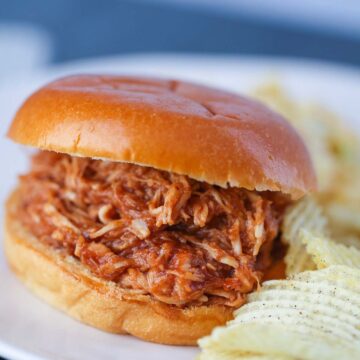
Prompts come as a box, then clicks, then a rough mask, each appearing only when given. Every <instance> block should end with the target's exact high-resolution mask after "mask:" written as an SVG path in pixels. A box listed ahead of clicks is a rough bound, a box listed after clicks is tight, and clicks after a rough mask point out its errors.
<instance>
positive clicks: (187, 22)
mask: <svg viewBox="0 0 360 360" xmlns="http://www.w3.org/2000/svg"><path fill="white" fill-rule="evenodd" d="M144 52H147V53H148V52H152V53H154V52H182V53H183V52H185V53H197V54H199V53H200V54H214V53H216V54H218V53H221V54H236V55H248V54H251V55H276V56H287V57H301V58H311V59H320V60H327V61H333V62H337V63H342V64H348V65H353V66H356V67H359V65H360V2H359V1H358V0H345V1H340V0H338V1H336V0H289V1H284V0H106V1H101V0H52V1H49V0H0V81H1V77H7V76H8V75H9V74H11V72H27V71H30V70H32V69H35V68H38V67H42V66H45V65H47V64H53V63H56V64H58V63H62V62H68V61H72V60H78V59H84V58H89V57H99V56H100V57H103V56H108V55H114V54H117V55H119V54H133V53H144Z"/></svg>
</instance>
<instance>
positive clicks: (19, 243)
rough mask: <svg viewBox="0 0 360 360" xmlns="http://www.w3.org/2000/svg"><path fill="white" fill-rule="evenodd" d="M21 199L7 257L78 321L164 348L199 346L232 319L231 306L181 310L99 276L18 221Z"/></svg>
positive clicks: (11, 206)
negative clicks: (35, 235) (39, 239)
mask: <svg viewBox="0 0 360 360" xmlns="http://www.w3.org/2000/svg"><path fill="white" fill-rule="evenodd" d="M18 198H19V197H18V195H17V193H16V192H14V193H13V194H12V195H11V196H10V198H9V199H8V201H7V205H6V218H5V254H6V257H7V260H8V262H9V264H10V267H11V268H12V270H13V271H14V272H15V274H16V275H17V277H18V278H19V279H20V280H21V281H22V282H23V283H24V284H25V285H26V286H27V287H28V288H29V289H30V290H31V291H32V292H33V293H34V294H36V295H37V296H39V297H40V298H42V299H43V300H45V301H46V302H47V303H49V304H51V305H52V306H54V307H55V308H57V309H60V310H62V311H64V312H66V313H67V314H69V315H70V316H72V317H73V318H75V319H77V320H80V321H81V322H84V323H85V324H88V325H91V326H94V327H96V328H99V329H101V330H105V331H108V332H112V333H118V334H131V335H134V336H136V337H139V338H141V339H144V340H147V341H152V342H156V343H160V344H171V345H195V344H196V341H197V340H198V339H199V338H200V337H202V336H205V335H208V334H209V333H210V332H211V330H212V329H213V328H214V327H215V326H218V325H223V324H224V323H225V322H226V321H228V320H230V319H231V318H232V312H233V310H234V309H231V308H228V307H225V306H218V305H212V306H194V307H188V308H185V309H179V308H176V307H174V306H171V305H167V304H164V303H161V302H159V301H156V300H153V299H152V298H151V297H150V296H144V295H139V294H136V293H134V292H133V291H131V290H126V289H122V288H120V287H119V286H118V285H116V284H115V283H113V282H110V281H105V280H102V279H100V278H97V277H95V276H93V275H92V274H91V273H90V272H89V271H88V270H87V269H86V268H85V267H84V266H83V265H82V264H81V263H80V262H79V261H77V260H76V259H75V258H74V257H71V256H67V255H65V254H64V253H63V252H62V251H58V250H54V249H52V248H50V247H49V246H46V245H44V244H43V243H41V242H39V241H38V240H37V239H36V238H35V237H34V236H33V235H31V234H30V233H29V232H28V231H27V230H26V229H25V228H24V227H23V226H22V225H21V223H20V222H19V221H18V220H17V216H16V208H17V202H18Z"/></svg>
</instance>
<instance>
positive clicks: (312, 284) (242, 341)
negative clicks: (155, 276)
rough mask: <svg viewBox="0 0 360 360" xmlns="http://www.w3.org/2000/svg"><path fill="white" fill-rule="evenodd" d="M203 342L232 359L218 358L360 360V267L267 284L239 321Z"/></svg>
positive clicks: (209, 351) (237, 317) (336, 268)
mask: <svg viewBox="0 0 360 360" xmlns="http://www.w3.org/2000/svg"><path fill="white" fill-rule="evenodd" d="M199 344H200V346H201V347H202V348H203V349H204V353H206V354H220V355H221V354H222V353H224V354H226V355H228V357H223V358H222V357H221V356H219V357H216V356H214V357H213V358H212V359H224V360H225V359H226V360H230V359H237V358H239V359H242V358H243V357H242V356H245V355H246V356H249V353H250V354H252V355H254V356H259V355H266V356H275V357H281V356H282V357H285V358H290V359H306V360H313V359H314V360H315V359H330V360H332V359H334V360H335V359H357V358H360V269H356V268H355V269H354V268H350V267H347V266H330V267H328V268H326V269H323V270H318V271H306V272H302V273H300V274H297V275H294V276H292V277H291V278H290V279H288V280H271V281H267V282H265V283H264V284H263V287H262V289H261V290H260V291H258V292H255V293H253V294H251V295H250V296H249V303H247V304H245V305H244V306H242V307H241V308H240V309H238V310H237V311H236V313H235V319H234V320H233V321H231V322H229V323H228V325H227V326H226V327H222V328H217V329H215V330H214V331H213V333H212V335H211V336H209V337H206V338H204V339H202V340H200V342H199ZM233 354H235V355H236V356H237V357H235V355H234V356H233V357H232V355H233ZM207 358H209V359H211V357H210V356H209V357H203V358H202V359H207Z"/></svg>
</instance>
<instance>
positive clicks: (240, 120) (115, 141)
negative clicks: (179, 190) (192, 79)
mask: <svg viewBox="0 0 360 360" xmlns="http://www.w3.org/2000/svg"><path fill="white" fill-rule="evenodd" d="M8 135H9V137H10V138H11V139H13V140H15V141H17V142H19V143H21V144H24V145H30V146H33V147H36V148H40V149H42V150H51V151H57V152H62V153H67V154H70V155H77V156H86V157H91V158H100V159H107V160H111V161H124V162H131V163H134V164H139V165H146V166H151V167H154V168H157V169H161V170H166V171H171V172H175V173H179V174H185V175H188V176H189V177H191V178H193V179H196V180H200V181H206V182H208V183H210V184H215V185H219V186H222V187H226V186H235V187H242V188H246V189H249V190H259V191H263V190H270V191H280V192H282V193H285V194H289V195H290V196H291V197H292V198H293V199H297V198H300V197H301V196H303V195H304V194H306V193H307V192H309V191H311V190H314V189H315V186H316V180H315V174H314V169H313V166H312V163H311V160H310V156H309V153H308V151H307V149H306V148H305V145H304V143H303V141H302V140H301V138H300V137H299V135H298V134H297V133H296V131H295V130H294V129H293V128H292V126H291V125H290V124H289V123H288V122H287V121H286V120H284V119H283V118H282V117H281V116H280V115H278V114H276V113H274V112H273V111H271V110H269V109H268V108H267V107H265V106H264V105H262V104H260V103H258V102H256V101H254V100H250V99H248V98H245V97H243V96H240V95H236V94H232V93H229V92H225V91H222V90H217V89H214V88H209V87H205V86H201V85H195V84H191V83H188V82H182V81H174V80H160V79H149V78H142V77H124V76H110V75H82V76H70V77H66V78H63V79H60V80H56V81H54V82H52V83H50V84H48V85H46V86H44V87H43V88H41V89H40V90H38V91H37V92H35V93H34V94H33V95H31V96H30V97H29V98H28V99H27V100H26V101H25V103H24V104H23V106H22V107H21V108H20V110H19V111H18V113H17V114H16V116H15V119H14V121H13V123H12V125H11V127H10V129H9V132H8Z"/></svg>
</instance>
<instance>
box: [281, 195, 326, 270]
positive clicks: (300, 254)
mask: <svg viewBox="0 0 360 360" xmlns="http://www.w3.org/2000/svg"><path fill="white" fill-rule="evenodd" d="M326 225H327V222H326V218H325V217H324V216H323V215H322V212H321V209H320V208H319V206H318V205H317V204H316V201H315V200H314V199H313V198H311V197H306V198H305V199H303V200H301V201H299V202H298V203H296V204H295V205H294V206H292V207H291V208H290V209H289V210H288V211H287V212H286V214H285V217H284V222H283V226H282V240H283V241H284V242H285V243H286V244H287V245H288V250H287V253H286V256H285V264H286V274H287V275H292V274H297V273H299V272H302V271H305V270H312V269H315V268H316V267H315V264H314V263H313V261H312V258H311V256H310V255H309V254H308V253H307V252H306V248H305V245H304V244H303V242H302V239H301V231H302V230H307V231H311V232H313V233H315V234H325V233H326Z"/></svg>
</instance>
